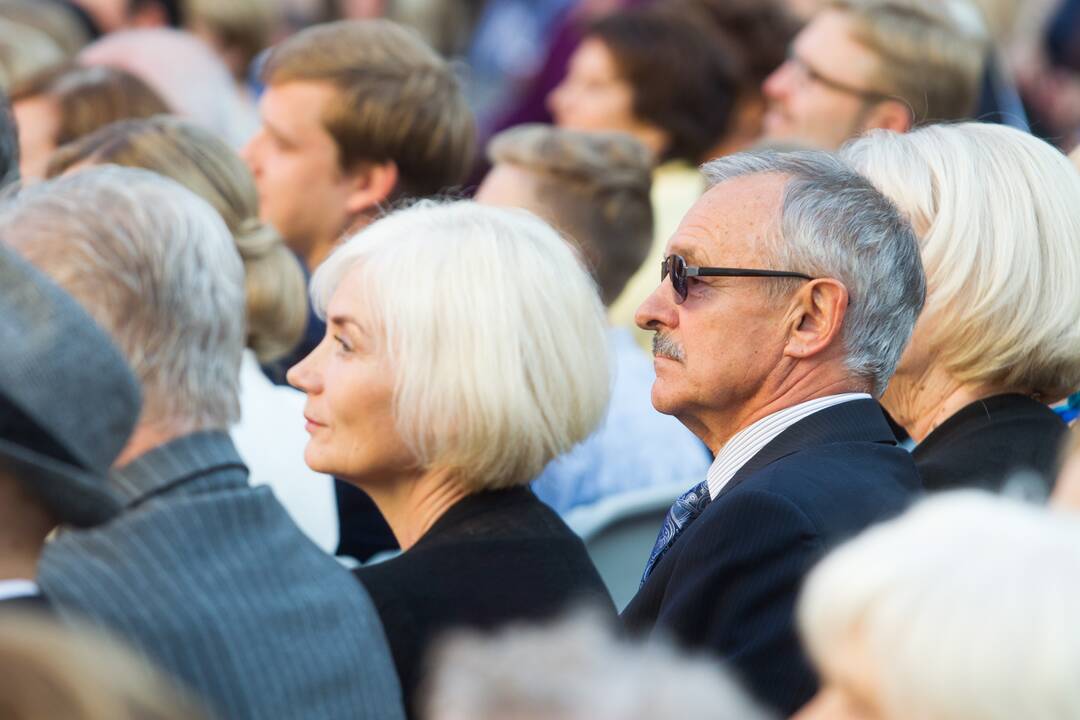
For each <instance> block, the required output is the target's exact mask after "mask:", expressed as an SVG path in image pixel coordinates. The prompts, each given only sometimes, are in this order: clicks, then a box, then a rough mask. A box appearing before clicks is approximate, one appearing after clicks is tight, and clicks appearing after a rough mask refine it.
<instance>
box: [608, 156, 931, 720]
mask: <svg viewBox="0 0 1080 720" xmlns="http://www.w3.org/2000/svg"><path fill="white" fill-rule="evenodd" d="M703 169H704V171H705V175H706V177H708V178H709V181H710V182H711V183H712V187H711V188H710V189H709V190H708V191H707V192H706V193H705V195H704V196H703V197H702V198H701V200H699V201H698V202H697V203H696V204H695V205H694V207H693V208H692V209H691V210H690V212H689V213H687V216H686V218H685V219H684V220H683V223H682V225H681V226H680V227H679V230H678V232H676V233H675V235H674V236H673V237H672V238H671V241H670V242H669V243H668V247H667V250H666V252H667V254H668V255H667V258H666V259H665V261H664V266H663V272H662V274H661V277H660V279H661V284H660V286H659V287H658V288H657V289H656V291H655V292H654V293H653V294H652V295H650V296H649V298H648V299H647V300H646V301H645V302H644V303H643V304H642V306H641V308H640V309H639V310H638V323H639V324H640V325H641V327H642V328H646V329H648V330H651V331H653V332H654V333H655V338H654V343H653V347H654V354H655V356H656V360H655V367H656V382H655V383H654V384H653V388H652V401H653V406H654V407H655V408H656V409H657V410H659V411H660V412H664V413H668V414H670V415H674V416H675V417H676V418H678V419H679V421H680V422H682V423H683V424H684V425H686V426H687V427H688V428H690V430H692V431H693V432H694V434H696V435H697V436H698V437H699V438H701V439H702V440H703V441H704V442H705V444H706V445H708V446H709V447H710V448H711V449H712V450H713V451H714V452H715V453H716V459H715V460H714V461H713V464H712V466H711V467H710V468H709V472H708V475H707V477H706V479H705V480H704V481H702V482H701V483H699V484H698V485H696V486H694V487H692V488H691V489H690V490H688V491H687V492H686V493H685V494H684V495H683V496H682V497H680V498H679V499H678V500H677V501H676V503H675V504H674V506H673V507H672V508H671V512H670V513H669V515H668V518H667V519H666V520H665V522H664V525H663V527H662V529H661V531H660V534H659V537H657V541H656V546H655V547H654V549H653V552H652V554H651V556H650V558H649V560H648V562H647V563H646V565H645V573H644V577H643V578H642V585H641V589H640V590H639V591H638V593H637V595H636V596H635V597H634V598H633V600H631V601H630V604H629V605H628V606H627V607H626V609H625V610H624V611H623V615H622V617H623V621H624V623H625V625H626V626H627V627H628V628H629V629H630V630H632V631H656V632H660V633H662V634H669V635H671V636H673V637H674V638H676V639H677V640H678V641H680V642H681V643H683V644H685V645H687V646H689V647H694V648H702V649H706V650H708V651H710V652H711V653H713V654H715V655H718V656H720V657H722V658H724V659H726V660H728V661H729V662H730V663H731V664H732V666H733V668H734V669H735V670H736V671H737V672H738V674H739V675H740V677H742V678H743V680H745V681H746V682H747V683H748V685H749V686H750V688H751V689H752V690H753V691H754V692H755V693H756V694H757V695H758V696H759V697H760V699H762V700H764V701H767V702H768V703H769V704H770V705H772V706H775V707H776V708H778V709H779V710H781V711H782V712H783V713H785V714H787V713H790V712H792V711H794V710H795V709H797V708H798V707H800V706H801V705H802V704H803V703H805V702H806V701H807V700H809V699H810V697H811V696H812V695H813V693H814V689H815V684H816V683H815V679H814V675H813V673H812V672H811V670H810V668H809V666H808V665H807V663H806V661H805V659H804V657H803V655H802V653H801V651H800V648H799V644H798V640H797V638H796V636H795V628H794V619H793V618H794V616H793V613H794V606H795V599H796V595H797V593H798V590H799V586H800V585H801V583H802V579H803V576H804V574H805V573H806V572H807V571H808V570H809V569H810V567H811V565H812V564H813V563H814V562H815V561H816V560H817V559H818V557H819V556H820V555H821V553H822V552H823V551H824V550H826V549H827V548H829V547H830V546H831V545H833V544H835V543H837V542H839V541H840V540H842V539H844V538H847V537H848V536H850V535H852V534H853V533H855V532H858V531H859V530H861V529H862V528H864V527H866V526H868V525H871V524H873V523H875V522H877V521H879V520H881V519H883V518H885V517H887V516H889V515H892V514H895V513H897V512H899V511H901V510H902V509H903V508H904V507H905V506H906V505H907V503H908V502H909V501H910V499H911V497H912V496H913V495H914V494H915V493H917V492H918V490H919V485H920V483H919V477H918V473H917V472H916V470H915V465H914V463H913V462H912V460H911V457H910V454H909V453H908V452H907V451H906V450H903V449H901V448H898V447H895V445H896V441H895V438H894V436H893V433H892V430H891V429H890V428H889V425H888V423H887V422H886V420H885V416H884V414H883V413H882V412H881V408H880V407H879V406H878V404H877V402H875V400H874V398H875V397H878V396H880V395H881V393H882V391H883V390H884V389H885V386H886V384H887V383H888V382H889V378H890V376H891V375H892V372H893V368H894V367H895V365H896V361H897V360H898V359H899V358H900V353H901V351H902V350H903V347H904V345H905V344H906V343H907V339H908V337H909V335H910V333H911V328H912V327H913V326H914V324H915V318H916V317H917V316H918V314H919V310H920V309H921V308H922V302H923V294H924V287H925V278H924V276H923V271H922V265H921V263H920V262H919V248H918V245H917V244H916V240H915V236H914V234H913V233H912V230H911V226H910V225H909V224H908V222H907V221H906V220H905V219H904V218H903V217H902V216H901V215H900V213H899V212H897V210H896V209H895V207H894V206H893V205H892V203H890V202H889V200H888V199H886V198H885V197H884V196H882V195H881V193H879V192H878V191H877V190H875V189H874V187H873V186H872V185H871V184H870V183H869V182H868V181H867V180H865V179H864V178H862V177H861V176H859V175H857V174H856V173H854V172H853V171H852V170H850V169H849V168H847V167H846V166H844V165H843V164H842V163H841V162H840V161H838V160H836V159H835V158H834V157H832V156H831V155H829V154H826V153H823V152H802V153H774V152H755V153H741V154H738V155H732V156H729V157H728V158H723V159H720V160H714V161H712V162H711V163H708V164H706V165H705V166H704V167H703Z"/></svg>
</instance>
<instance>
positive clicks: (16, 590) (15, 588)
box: [0, 579, 41, 600]
mask: <svg viewBox="0 0 1080 720" xmlns="http://www.w3.org/2000/svg"><path fill="white" fill-rule="evenodd" d="M40 594H41V591H40V590H38V586H37V583H35V582H34V581H33V580H22V579H14V580H0V600H12V599H14V598H21V597H34V596H36V595H40Z"/></svg>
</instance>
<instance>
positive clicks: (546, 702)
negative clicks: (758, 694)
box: [425, 613, 769, 720]
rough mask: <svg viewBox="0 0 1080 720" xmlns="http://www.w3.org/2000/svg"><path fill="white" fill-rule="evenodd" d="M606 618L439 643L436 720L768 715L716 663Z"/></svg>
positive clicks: (431, 710) (748, 719) (737, 719)
mask: <svg viewBox="0 0 1080 720" xmlns="http://www.w3.org/2000/svg"><path fill="white" fill-rule="evenodd" d="M602 621H603V617H602V616H600V615H599V614H597V615H595V616H594V615H590V614H587V613H583V614H578V615H574V616H571V617H568V618H565V619H563V620H559V621H557V622H553V623H549V624H545V625H535V626H530V625H517V626H511V627H509V628H506V629H505V630H502V631H501V632H499V633H498V634H497V635H493V636H488V637H485V636H482V635H478V634H467V633H462V634H459V635H458V636H456V637H451V638H450V639H449V640H448V642H446V643H444V644H443V646H441V647H439V648H438V649H437V651H436V654H435V662H434V663H433V667H434V672H433V673H432V676H431V681H430V684H429V686H428V688H427V693H426V698H425V699H426V705H427V708H428V712H427V714H426V715H425V717H428V718H430V719H431V720H502V719H503V718H521V719H522V720H526V719H527V720H540V719H541V718H542V719H543V720H661V719H663V718H678V719H679V720H706V719H708V720H765V718H768V717H769V716H768V714H767V713H765V711H763V710H762V709H760V708H759V707H757V706H756V705H755V704H754V703H753V702H752V701H751V700H750V699H749V698H748V697H747V696H746V694H745V693H743V692H742V690H740V688H739V687H738V685H736V684H735V682H734V681H733V680H732V679H731V678H730V677H729V676H728V674H727V673H726V672H724V671H723V669H722V668H721V667H720V666H719V665H717V664H716V663H715V662H712V661H709V660H706V659H704V658H690V657H686V656H684V655H681V654H680V653H678V652H677V651H676V650H675V649H674V648H672V647H671V646H669V645H667V644H662V643H658V642H655V641H653V642H649V643H645V644H636V643H630V642H626V641H622V640H618V639H616V638H615V637H614V635H613V633H612V632H610V630H609V629H608V628H607V627H606V625H604V623H603V622H602Z"/></svg>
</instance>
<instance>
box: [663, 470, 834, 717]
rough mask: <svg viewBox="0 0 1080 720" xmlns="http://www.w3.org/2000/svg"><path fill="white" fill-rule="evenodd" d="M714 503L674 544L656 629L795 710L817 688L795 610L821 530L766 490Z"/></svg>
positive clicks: (738, 492)
mask: <svg viewBox="0 0 1080 720" xmlns="http://www.w3.org/2000/svg"><path fill="white" fill-rule="evenodd" d="M715 502H716V507H714V508H710V509H711V510H712V512H707V513H706V515H703V516H702V518H701V520H702V521H706V519H707V521H706V522H703V523H702V524H701V525H700V526H699V527H697V528H694V530H696V532H694V533H693V536H694V537H693V539H692V541H690V542H683V543H681V544H682V546H683V547H682V548H681V550H682V551H681V552H680V553H679V554H678V557H677V558H675V560H676V562H675V564H674V566H673V568H672V574H671V577H670V579H669V581H668V583H667V586H666V591H665V595H664V598H663V601H662V603H661V609H660V614H659V617H658V618H657V626H658V627H660V628H664V629H666V630H667V631H668V632H671V633H673V634H674V635H675V636H676V638H677V639H678V640H679V641H680V642H682V643H684V644H686V645H689V646H698V647H700V646H702V645H704V646H706V647H708V648H709V649H710V650H712V651H714V652H716V653H718V654H719V655H721V656H722V657H724V658H725V659H727V660H728V661H729V662H730V663H731V664H732V665H733V667H734V669H735V670H736V672H738V673H739V674H741V675H743V676H744V677H745V679H747V680H748V681H749V682H750V683H751V688H752V690H753V691H754V692H755V694H756V695H758V697H760V698H761V699H762V700H765V701H766V702H769V703H770V704H772V705H774V706H775V707H778V708H783V709H787V710H789V711H793V710H794V709H796V708H798V707H799V706H801V705H802V704H803V703H805V702H806V700H808V699H809V697H810V696H811V695H812V694H813V693H814V691H815V689H816V680H815V678H814V674H813V672H812V671H811V669H810V668H809V666H808V665H807V663H806V660H805V658H804V657H803V655H802V653H801V652H800V650H799V643H798V638H797V637H796V635H795V629H794V623H793V617H794V604H795V599H796V597H797V594H798V589H799V586H800V584H801V581H802V578H803V576H804V575H805V573H806V571H807V569H808V568H809V566H810V565H811V564H812V563H813V562H815V561H816V560H817V559H818V557H819V556H820V554H821V551H822V547H821V546H822V543H821V538H820V535H819V533H818V531H817V529H816V528H815V526H814V524H813V522H812V521H811V520H810V518H808V517H807V516H806V514H804V513H803V512H802V511H801V510H800V509H799V508H798V506H796V505H795V504H794V503H793V502H791V500H789V499H787V498H786V497H783V496H781V495H778V494H776V493H773V492H769V491H766V490H743V489H741V488H740V489H736V490H734V491H733V492H731V493H728V494H726V495H722V496H721V497H720V498H718V500H717V501H715ZM687 540H690V538H687Z"/></svg>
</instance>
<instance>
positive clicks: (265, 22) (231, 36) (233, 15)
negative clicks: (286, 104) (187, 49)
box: [184, 0, 279, 95]
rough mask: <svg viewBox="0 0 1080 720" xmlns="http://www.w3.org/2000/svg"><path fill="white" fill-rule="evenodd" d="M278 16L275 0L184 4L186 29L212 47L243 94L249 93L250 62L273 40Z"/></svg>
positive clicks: (192, 0)
mask: <svg viewBox="0 0 1080 720" xmlns="http://www.w3.org/2000/svg"><path fill="white" fill-rule="evenodd" d="M278 15H279V7H278V4H277V2H275V0H229V1H228V2H221V1H220V0H186V2H185V5H184V18H185V23H186V27H187V29H188V31H190V32H191V33H192V34H194V35H195V36H196V37H198V38H199V39H200V40H202V41H203V42H205V43H206V44H207V45H209V46H210V47H211V48H213V50H214V52H215V53H217V55H218V57H219V58H221V61H222V63H224V64H225V67H226V68H228V70H229V73H230V74H231V75H232V77H233V81H234V82H235V83H236V86H237V88H238V89H239V91H240V92H241V93H242V94H244V95H250V92H251V90H250V86H249V83H248V81H249V79H250V78H249V72H250V70H251V64H252V63H253V62H254V61H255V58H256V57H258V55H259V53H261V52H262V51H263V50H265V49H266V48H267V47H269V46H270V44H271V42H272V41H273V35H274V30H275V28H276V27H277V23H278Z"/></svg>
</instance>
